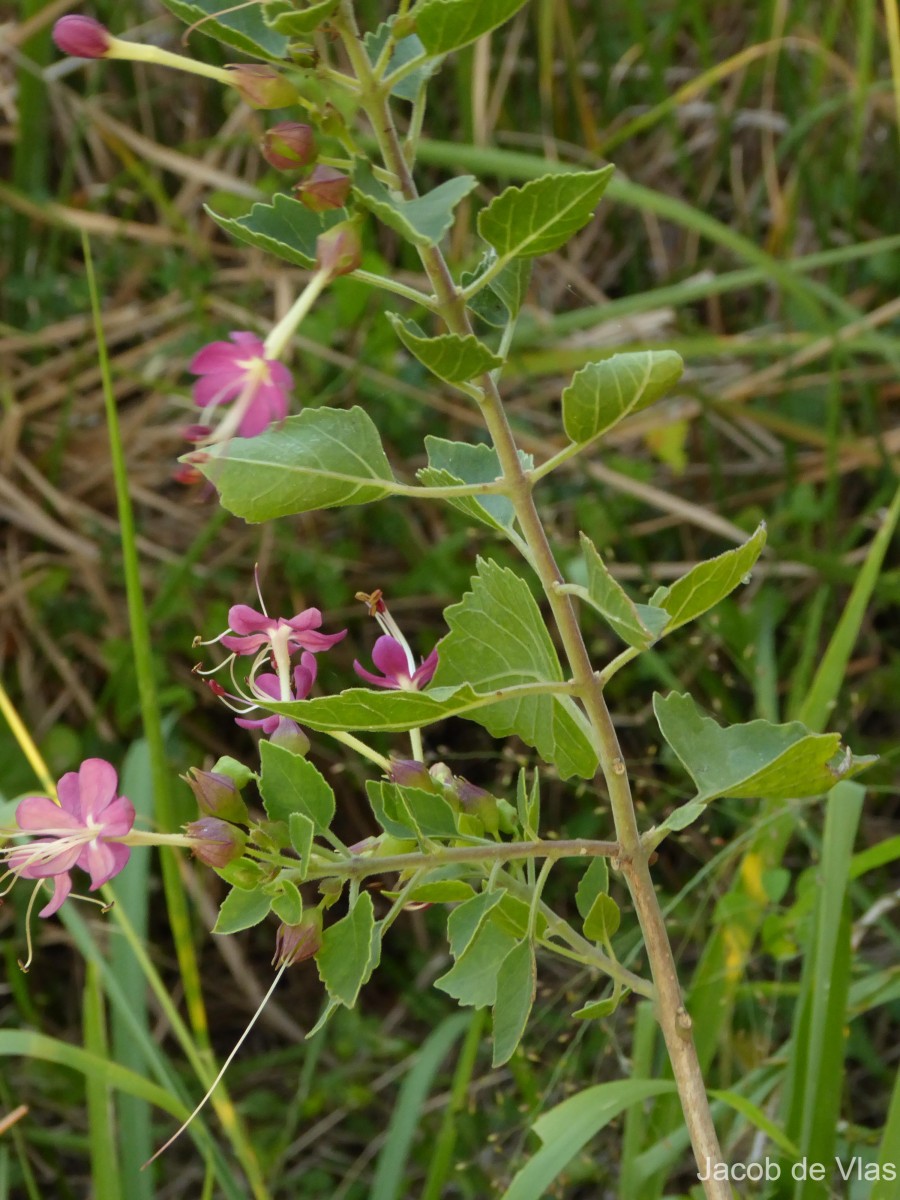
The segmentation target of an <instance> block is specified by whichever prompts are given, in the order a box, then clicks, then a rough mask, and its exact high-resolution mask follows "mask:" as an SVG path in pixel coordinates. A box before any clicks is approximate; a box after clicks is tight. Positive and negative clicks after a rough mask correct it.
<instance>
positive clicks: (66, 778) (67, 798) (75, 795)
mask: <svg viewBox="0 0 900 1200" xmlns="http://www.w3.org/2000/svg"><path fill="white" fill-rule="evenodd" d="M56 795H57V796H58V797H59V803H60V804H61V806H62V807H63V808H64V809H65V810H66V812H68V813H71V814H72V816H73V817H78V818H80V817H81V780H80V779H79V778H78V772H77V771H67V772H66V774H65V775H63V777H62V779H61V780H60V781H59V783H58V784H57V785H56Z"/></svg>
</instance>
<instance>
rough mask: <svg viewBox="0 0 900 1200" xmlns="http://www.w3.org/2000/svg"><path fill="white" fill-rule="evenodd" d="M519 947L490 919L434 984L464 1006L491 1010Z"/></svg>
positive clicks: (513, 939)
mask: <svg viewBox="0 0 900 1200" xmlns="http://www.w3.org/2000/svg"><path fill="white" fill-rule="evenodd" d="M477 898H478V897H477V896H476V899H477ZM468 903H469V904H471V903H472V901H471V900H470V901H468ZM457 911H458V910H457ZM515 944H516V939H515V938H514V937H512V935H511V934H508V933H506V932H505V931H504V930H503V929H501V928H500V927H499V926H498V925H497V924H495V922H493V921H491V920H490V919H488V920H487V921H485V922H484V924H482V925H481V926H480V928H479V929H478V930H477V932H476V933H475V935H474V936H473V938H472V940H471V941H470V942H469V944H468V946H467V947H466V949H465V951H464V952H463V954H462V955H461V956H460V957H459V958H458V959H457V960H456V962H455V963H454V964H453V966H452V967H451V968H450V970H449V971H448V972H447V973H446V974H445V975H442V976H441V977H440V979H436V980H435V981H434V986H435V987H439V988H440V989H441V991H442V992H446V993H447V995H448V996H452V997H453V998H454V999H455V1000H458V1001H459V1003H460V1004H467V1005H471V1006H472V1007H473V1008H487V1007H489V1006H490V1005H492V1004H494V1003H495V1002H496V1000H497V977H498V975H499V973H500V967H501V965H502V963H503V960H504V959H505V958H506V956H507V954H509V952H510V950H512V948H513V947H514V946H515Z"/></svg>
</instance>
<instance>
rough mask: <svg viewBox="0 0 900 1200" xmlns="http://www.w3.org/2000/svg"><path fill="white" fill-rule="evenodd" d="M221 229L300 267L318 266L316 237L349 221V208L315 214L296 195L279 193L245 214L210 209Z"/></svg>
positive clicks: (249, 244) (254, 206) (239, 239)
mask: <svg viewBox="0 0 900 1200" xmlns="http://www.w3.org/2000/svg"><path fill="white" fill-rule="evenodd" d="M206 211H207V213H208V214H209V215H210V216H211V217H212V219H213V220H214V221H215V222H216V224H217V225H218V226H219V228H220V229H224V230H225V232H226V233H230V234H231V236H232V237H233V238H236V239H237V240H238V241H239V242H244V243H246V245H248V246H256V248H257V249H258V250H265V251H266V252H267V253H269V254H274V255H276V256H277V257H278V258H283V259H284V260H285V262H289V263H294V265H295V266H298V267H310V268H311V267H314V266H315V265H316V240H317V238H319V237H320V236H321V234H323V233H325V232H326V230H328V229H331V227H332V226H333V225H337V224H339V222H341V221H346V219H347V211H346V209H343V208H336V209H331V210H329V211H328V212H324V213H314V212H310V210H309V209H308V208H307V207H306V205H305V204H301V203H300V201H299V200H295V199H294V198H293V196H285V195H282V194H280V193H279V194H278V195H276V196H273V197H272V203H271V204H254V205H253V207H252V208H251V209H250V211H249V212H248V213H247V214H246V215H245V216H243V217H222V216H220V215H219V214H218V213H216V212H213V210H212V209H211V208H207V209H206Z"/></svg>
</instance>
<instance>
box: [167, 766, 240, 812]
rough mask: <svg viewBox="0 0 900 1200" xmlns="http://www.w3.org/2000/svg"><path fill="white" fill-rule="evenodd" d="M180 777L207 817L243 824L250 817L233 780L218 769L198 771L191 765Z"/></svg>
mask: <svg viewBox="0 0 900 1200" xmlns="http://www.w3.org/2000/svg"><path fill="white" fill-rule="evenodd" d="M182 779H183V780H184V781H185V783H186V784H187V785H188V787H189V788H190V789H191V791H192V792H193V793H194V796H195V797H196V800H197V804H198V805H199V807H200V811H201V812H202V813H205V814H206V815H207V816H209V817H218V818H220V819H221V820H223V821H234V822H236V823H237V824H239V825H245V824H246V823H247V821H248V820H249V819H250V814H249V813H248V812H247V805H246V804H245V803H244V801H243V800H242V799H241V794H240V792H239V791H238V789H237V786H236V785H235V783H234V781H233V780H232V779H229V778H228V776H227V775H221V774H219V772H218V771H200V770H198V769H197V768H196V767H191V768H190V770H189V771H188V773H187V775H183V776H182Z"/></svg>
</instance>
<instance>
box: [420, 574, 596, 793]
mask: <svg viewBox="0 0 900 1200" xmlns="http://www.w3.org/2000/svg"><path fill="white" fill-rule="evenodd" d="M477 565H478V574H477V575H476V576H475V577H474V578H473V580H472V591H471V592H467V593H466V595H465V596H464V597H463V599H462V601H461V602H460V603H459V604H455V605H453V606H452V607H451V608H448V609H447V611H446V612H445V614H444V616H445V619H446V621H447V624H448V626H449V627H450V633H449V634H448V635H447V636H446V637H445V638H444V639H443V640H442V641H441V642H440V648H439V654H440V662H439V665H438V669H437V673H436V675H435V680H434V682H435V685H437V687H438V688H440V687H442V686H445V685H447V686H450V685H454V684H456V685H457V686H459V685H461V684H463V683H464V682H465V681H470V682H471V684H472V685H473V686H474V687H475V688H476V689H477V690H478V691H479V692H481V693H487V692H492V691H495V690H496V689H498V688H504V687H509V686H515V685H517V684H529V683H538V682H545V681H549V682H554V681H556V682H562V680H563V673H562V668H561V667H560V664H559V659H558V658H557V656H556V651H555V649H554V647H553V643H552V642H551V640H550V635H549V633H548V632H547V627H546V625H545V624H544V620H543V617H542V616H541V612H540V609H539V608H538V606H537V604H536V602H535V600H534V597H533V596H532V594H531V592H530V591H529V589H528V585H527V584H526V583H525V581H524V580H523V579H520V578H519V576H518V575H516V574H515V572H513V571H510V570H508V569H507V568H505V567H500V566H498V565H497V564H496V563H495V562H492V561H490V560H484V559H479V560H478V564H477ZM471 717H472V720H474V721H477V722H478V723H479V724H480V725H484V726H485V728H486V729H487V730H488V731H489V732H490V733H491V734H492V735H493V736H494V737H506V736H508V735H509V734H516V735H517V736H518V737H520V738H521V739H522V741H524V742H526V743H527V744H528V745H529V746H534V748H535V749H536V750H537V752H538V753H539V754H540V755H541V757H542V758H543V759H544V760H545V761H546V762H551V763H554V764H555V765H556V767H557V768H558V770H559V773H560V775H561V776H562V778H563V779H568V778H569V777H570V776H571V775H580V776H582V777H583V778H585V779H589V778H590V777H591V776H592V775H593V774H594V772H595V770H596V769H597V753H596V751H595V749H594V747H593V744H592V742H591V737H590V733H589V731H588V725H587V721H586V719H585V717H584V715H583V714H582V713H581V711H580V710H579V709H578V708H577V706H576V705H575V704H574V703H573V702H572V700H571V698H570V697H568V696H555V695H546V694H544V695H540V694H537V695H530V696H522V697H519V698H515V699H509V700H504V701H501V702H499V703H497V704H489V705H487V706H486V707H484V708H479V709H476V710H473V711H472V712H471Z"/></svg>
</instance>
